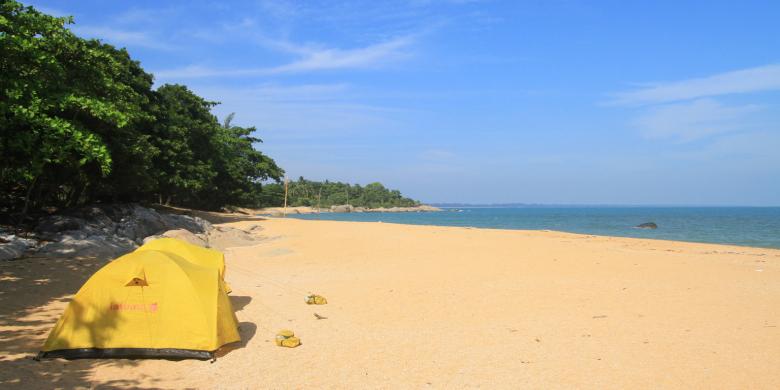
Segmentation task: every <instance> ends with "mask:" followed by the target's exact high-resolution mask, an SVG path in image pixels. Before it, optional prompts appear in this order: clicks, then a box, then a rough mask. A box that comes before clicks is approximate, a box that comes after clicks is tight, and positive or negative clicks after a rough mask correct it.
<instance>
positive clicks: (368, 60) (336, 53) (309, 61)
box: [155, 36, 414, 79]
mask: <svg viewBox="0 0 780 390" xmlns="http://www.w3.org/2000/svg"><path fill="white" fill-rule="evenodd" d="M413 42H414V38H413V37H412V36H404V37H399V38H395V39H392V40H389V41H385V42H381V43H376V44H373V45H369V46H365V47H361V48H356V49H335V48H314V47H310V46H298V45H293V44H290V43H288V42H282V41H279V42H276V43H275V46H276V47H277V48H279V49H281V50H284V51H287V52H290V53H294V54H297V55H298V56H299V57H300V58H298V59H297V60H295V61H293V62H291V63H289V64H285V65H281V66H276V67H261V68H240V69H235V68H234V69H218V68H212V67H205V66H199V65H191V66H186V67H183V68H179V69H170V70H162V71H158V72H155V74H156V75H157V76H158V77H160V78H180V79H181V78H200V77H237V76H262V75H273V74H284V73H299V72H308V71H321V70H335V69H363V68H373V67H377V66H380V65H381V64H385V63H387V62H388V61H393V60H398V59H401V58H404V57H406V56H408V55H409V54H408V52H407V51H406V49H408V48H409V47H410V46H411V44H412V43H413Z"/></svg>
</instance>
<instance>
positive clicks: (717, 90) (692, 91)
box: [611, 64, 780, 105]
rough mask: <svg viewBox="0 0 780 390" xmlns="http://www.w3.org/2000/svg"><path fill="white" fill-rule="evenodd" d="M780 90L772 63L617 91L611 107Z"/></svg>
mask: <svg viewBox="0 0 780 390" xmlns="http://www.w3.org/2000/svg"><path fill="white" fill-rule="evenodd" d="M778 89H780V64H771V65H765V66H759V67H755V68H748V69H742V70H736V71H732V72H726V73H720V74H716V75H713V76H709V77H702V78H693V79H688V80H681V81H674V82H668V83H657V84H649V85H646V86H642V87H640V88H637V89H634V90H631V91H625V92H620V93H617V94H615V95H614V99H613V100H612V102H611V103H613V104H624V105H643V104H659V103H667V102H674V101H681V100H690V99H698V98H703V97H714V96H721V95H730V94H738V93H749V92H761V91H771V90H778Z"/></svg>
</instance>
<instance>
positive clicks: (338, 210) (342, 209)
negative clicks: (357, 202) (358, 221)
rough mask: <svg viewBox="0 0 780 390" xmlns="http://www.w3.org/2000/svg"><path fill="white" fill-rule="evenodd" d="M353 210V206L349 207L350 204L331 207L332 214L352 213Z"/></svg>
mask: <svg viewBox="0 0 780 390" xmlns="http://www.w3.org/2000/svg"><path fill="white" fill-rule="evenodd" d="M352 209H353V208H352V205H348V204H343V205H338V206H330V212H331V213H351V212H352Z"/></svg>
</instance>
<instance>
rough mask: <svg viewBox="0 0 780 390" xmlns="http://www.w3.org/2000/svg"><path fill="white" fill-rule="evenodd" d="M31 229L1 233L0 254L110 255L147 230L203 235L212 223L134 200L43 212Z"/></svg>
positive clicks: (5, 256) (149, 233)
mask: <svg viewBox="0 0 780 390" xmlns="http://www.w3.org/2000/svg"><path fill="white" fill-rule="evenodd" d="M33 230H34V231H33V232H31V238H27V239H20V238H18V237H16V236H9V235H6V236H7V237H6V236H0V237H2V240H0V259H13V258H18V257H21V256H25V255H34V256H46V257H79V256H84V257H100V258H114V257H117V256H120V255H122V254H124V253H127V252H129V251H132V250H133V249H135V248H136V247H137V246H138V245H139V244H142V243H143V242H144V239H145V238H146V237H148V236H152V235H156V234H160V233H163V232H166V231H170V230H173V231H181V230H184V231H186V232H188V233H187V234H192V235H193V236H197V235H199V234H200V235H205V234H207V233H208V232H209V231H211V230H212V225H211V223H209V222H208V221H206V220H203V219H201V218H198V217H193V216H189V215H179V214H169V213H164V212H158V211H157V210H155V209H152V208H148V207H142V206H140V205H137V204H114V205H99V206H91V207H85V208H82V209H79V210H75V211H70V212H68V213H64V214H61V215H52V216H48V217H45V218H43V219H42V220H41V221H39V222H38V224H37V225H36V226H35V228H34V229H33ZM171 234H174V235H175V234H176V233H171ZM180 234H181V236H187V237H188V238H189V236H188V235H187V234H185V233H183V232H180ZM193 240H195V241H197V240H196V239H194V238H193ZM204 241H205V240H204Z"/></svg>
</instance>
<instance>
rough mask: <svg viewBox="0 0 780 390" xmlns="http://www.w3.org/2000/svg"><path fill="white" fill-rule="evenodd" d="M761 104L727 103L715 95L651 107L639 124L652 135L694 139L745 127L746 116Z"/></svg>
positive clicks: (645, 131)
mask: <svg viewBox="0 0 780 390" xmlns="http://www.w3.org/2000/svg"><path fill="white" fill-rule="evenodd" d="M760 108H761V107H760V106H757V105H742V106H727V105H723V104H721V103H719V102H717V101H715V100H713V99H699V100H694V101H692V102H684V103H675V104H667V105H662V106H658V107H655V108H652V109H650V110H649V111H647V112H645V113H644V114H643V115H641V116H640V117H639V118H638V119H636V121H635V124H636V125H637V127H638V128H639V129H640V130H641V131H642V133H643V134H644V135H645V136H647V137H648V138H669V139H676V140H678V141H682V142H685V141H692V140H696V139H700V138H704V137H708V136H712V135H716V134H723V133H727V132H732V131H737V130H740V129H743V128H744V127H745V124H744V120H745V117H746V116H747V115H748V114H750V113H753V112H756V111H758V110H759V109H760Z"/></svg>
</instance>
